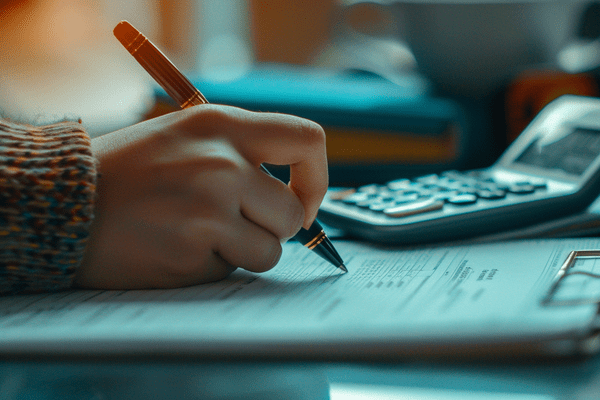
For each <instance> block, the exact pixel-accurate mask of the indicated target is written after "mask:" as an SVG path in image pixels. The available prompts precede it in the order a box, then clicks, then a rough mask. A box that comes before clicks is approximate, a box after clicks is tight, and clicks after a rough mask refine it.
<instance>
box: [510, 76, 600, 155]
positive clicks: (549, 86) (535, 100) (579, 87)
mask: <svg viewBox="0 0 600 400" xmlns="http://www.w3.org/2000/svg"><path fill="white" fill-rule="evenodd" d="M564 94H575V95H580V96H597V95H598V85H597V83H596V80H595V79H594V78H593V77H592V76H591V75H589V74H569V73H566V72H562V71H549V70H530V71H526V72H524V73H522V74H520V75H519V76H517V78H516V79H515V80H514V81H513V82H512V83H511V84H510V85H509V86H508V88H507V90H506V96H505V117H506V127H507V132H506V135H507V140H508V143H510V142H512V141H513V140H514V139H516V138H517V136H519V135H520V134H521V132H522V131H523V129H525V127H526V126H527V125H528V124H529V122H531V120H532V119H533V117H535V116H536V115H537V113H538V112H540V111H541V109H542V108H544V106H545V105H546V104H548V103H550V102H551V101H552V100H554V99H556V98H558V97H560V96H562V95H564Z"/></svg>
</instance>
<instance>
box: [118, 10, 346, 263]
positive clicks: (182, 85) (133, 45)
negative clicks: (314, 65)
mask: <svg viewBox="0 0 600 400" xmlns="http://www.w3.org/2000/svg"><path fill="white" fill-rule="evenodd" d="M113 33H114V35H115V37H116V38H117V39H118V40H119V42H121V44H122V45H123V46H124V47H125V48H126V49H127V51H129V53H130V54H131V55H132V56H133V57H134V58H135V59H136V60H137V61H138V63H140V65H141V66H142V67H144V69H145V70H146V71H147V72H148V73H149V74H150V76H152V78H154V80H155V81H156V82H157V83H158V84H159V85H160V86H162V88H163V89H164V90H165V91H166V92H167V94H168V95H169V96H171V98H172V99H173V100H175V101H176V102H177V104H179V106H180V107H181V108H188V107H192V106H195V105H200V104H208V100H206V98H205V97H204V95H202V93H200V91H199V90H198V89H196V88H195V87H194V85H192V83H191V82H190V81H189V80H188V79H187V78H186V77H185V76H184V75H183V74H182V73H181V72H180V71H179V70H178V69H177V68H176V67H175V65H173V63H172V62H171V61H170V60H169V59H168V58H167V57H166V56H165V55H164V54H163V53H162V52H161V51H160V50H159V49H158V48H156V46H154V44H153V43H152V42H151V41H150V40H148V38H146V36H144V35H143V34H142V33H141V32H140V31H138V30H137V29H136V28H134V27H133V26H132V25H131V24H130V23H129V22H127V21H121V22H119V23H118V24H117V26H116V27H115V29H114V30H113ZM261 169H262V170H263V171H264V172H266V173H267V174H269V175H271V174H270V173H269V171H268V170H267V169H266V168H265V167H264V166H262V165H261ZM271 176H272V175H271ZM294 239H295V240H297V241H299V242H300V243H302V244H303V245H304V246H305V247H307V248H308V249H310V250H313V251H314V252H316V253H317V254H318V255H319V256H321V257H322V258H324V259H325V260H327V261H329V262H330V263H331V264H333V265H334V266H335V267H337V268H339V269H341V270H342V271H344V272H348V269H347V268H346V266H345V265H344V261H343V260H342V258H341V257H340V255H339V254H338V252H337V251H336V250H335V248H334V247H333V244H332V243H331V240H330V239H329V237H327V235H326V234H325V231H324V230H323V227H322V226H321V224H319V222H317V220H315V221H314V222H313V223H312V225H311V226H310V228H308V229H304V228H301V229H300V232H298V233H297V234H296V236H294Z"/></svg>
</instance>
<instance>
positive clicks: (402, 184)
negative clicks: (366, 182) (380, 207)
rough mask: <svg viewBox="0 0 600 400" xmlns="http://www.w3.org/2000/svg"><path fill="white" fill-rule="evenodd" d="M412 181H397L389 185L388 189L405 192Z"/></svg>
mask: <svg viewBox="0 0 600 400" xmlns="http://www.w3.org/2000/svg"><path fill="white" fill-rule="evenodd" d="M411 183H412V182H411V180H410V179H396V180H395V181H391V182H388V183H387V187H388V189H390V190H394V191H396V190H403V189H407V188H408V187H409V186H410V185H411Z"/></svg>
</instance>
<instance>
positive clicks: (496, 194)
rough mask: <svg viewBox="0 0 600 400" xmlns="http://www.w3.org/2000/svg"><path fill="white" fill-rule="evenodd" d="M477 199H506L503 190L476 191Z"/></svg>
mask: <svg viewBox="0 0 600 400" xmlns="http://www.w3.org/2000/svg"><path fill="white" fill-rule="evenodd" d="M476 194H477V197H479V198H480V199H485V200H500V199H503V198H505V197H506V192H505V191H504V190H487V189H485V190H478V191H477V193H476Z"/></svg>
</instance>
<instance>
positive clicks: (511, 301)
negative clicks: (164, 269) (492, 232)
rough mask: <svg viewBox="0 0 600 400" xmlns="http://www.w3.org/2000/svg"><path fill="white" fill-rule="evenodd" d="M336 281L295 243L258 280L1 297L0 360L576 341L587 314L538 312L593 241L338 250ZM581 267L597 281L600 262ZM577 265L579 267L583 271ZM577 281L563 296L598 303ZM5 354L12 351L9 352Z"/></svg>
mask: <svg viewBox="0 0 600 400" xmlns="http://www.w3.org/2000/svg"><path fill="white" fill-rule="evenodd" d="M336 248H337V249H338V251H339V253H340V254H341V255H342V257H343V258H344V259H345V260H346V265H347V267H348V269H349V273H347V274H344V273H341V272H339V270H337V269H336V268H333V267H332V266H331V265H329V264H327V263H326V262H324V261H322V260H321V259H320V258H318V257H317V256H316V255H314V254H313V253H312V252H309V251H307V250H306V249H305V248H303V247H302V246H300V245H299V244H298V243H288V244H286V245H285V247H284V254H283V257H282V259H281V261H280V262H279V264H278V265H277V266H276V267H275V268H274V269H272V270H271V271H268V272H266V273H262V274H255V273H249V272H247V271H243V270H238V271H236V272H234V273H233V274H232V275H231V276H230V277H229V278H227V279H225V280H223V281H220V282H216V283H211V284H204V285H198V286H194V287H187V288H181V289H172V290H134V291H94V290H73V291H67V292H61V293H56V294H40V295H25V296H7V297H2V298H0V350H6V349H10V348H15V346H17V347H18V346H22V347H23V348H26V347H27V345H28V344H31V343H37V344H40V343H46V346H47V345H48V343H50V344H52V343H62V344H63V345H64V346H67V345H72V344H73V343H79V344H81V343H85V342H93V341H95V340H96V341H97V340H100V341H104V342H106V343H109V342H111V341H113V342H127V341H135V340H141V341H144V340H146V341H147V340H153V341H163V342H165V343H168V342H169V341H177V340H186V341H188V342H190V341H195V342H198V343H205V344H206V345H207V346H210V344H211V342H214V341H218V342H219V343H227V342H230V343H235V342H236V341H238V342H240V343H244V342H247V341H252V340H263V341H271V342H273V343H276V342H278V341H283V342H293V341H300V342H310V341H316V342H318V341H319V340H335V339H336V338H339V339H343V340H355V341H356V340H361V339H369V338H378V339H381V340H384V341H385V340H386V338H389V339H390V340H395V341H398V340H399V341H401V340H414V339H417V338H418V339H420V340H427V339H431V340H440V339H456V338H467V339H468V338H486V337H498V336H505V337H511V336H519V337H528V336H532V337H533V336H535V335H540V334H543V335H552V334H554V333H556V334H562V333H564V332H574V333H582V332H584V331H586V330H588V329H589V326H590V323H591V321H593V320H594V319H595V318H596V317H595V316H596V306H595V305H581V306H569V307H562V306H561V307H544V306H542V305H541V300H542V299H543V298H544V296H545V295H546V293H547V292H548V289H549V287H550V284H551V282H552V281H553V279H554V277H555V276H556V273H557V271H558V269H559V268H560V267H561V265H562V264H563V262H564V260H565V259H566V257H567V255H568V253H569V252H570V251H571V250H587V249H598V248H600V239H595V238H594V239H589V238H588V239H568V240H565V239H561V240H530V241H522V242H506V243H489V244H477V245H457V246H442V247H423V248H412V249H397V248H396V249H387V248H381V247H375V246H370V245H366V244H358V243H354V242H345V241H340V242H336ZM596 261H597V260H587V261H585V262H584V263H583V264H582V265H581V266H579V267H581V268H587V270H588V271H590V272H594V271H595V272H596V273H598V272H600V262H596ZM579 267H578V268H579ZM599 285H600V283H598V282H595V281H594V279H593V278H589V277H584V276H579V277H578V278H577V280H574V281H572V282H570V283H569V285H566V286H565V291H566V292H564V293H561V295H562V296H569V295H570V293H571V294H577V295H579V296H580V295H581V293H582V291H583V292H586V291H587V292H589V293H591V294H596V295H597V294H598V293H600V286H599ZM11 346H12V347H11Z"/></svg>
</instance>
